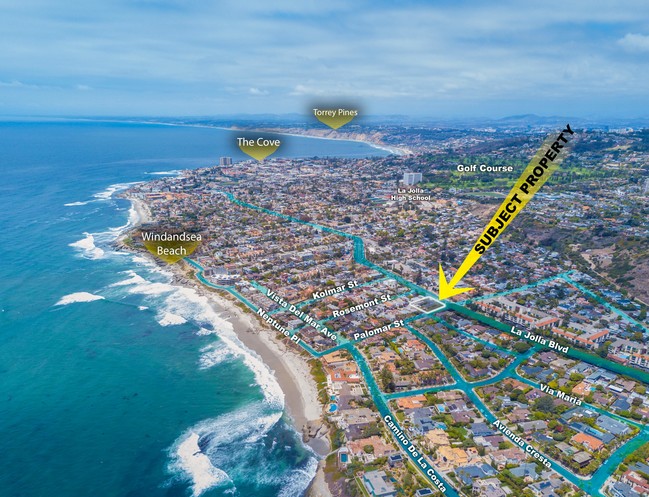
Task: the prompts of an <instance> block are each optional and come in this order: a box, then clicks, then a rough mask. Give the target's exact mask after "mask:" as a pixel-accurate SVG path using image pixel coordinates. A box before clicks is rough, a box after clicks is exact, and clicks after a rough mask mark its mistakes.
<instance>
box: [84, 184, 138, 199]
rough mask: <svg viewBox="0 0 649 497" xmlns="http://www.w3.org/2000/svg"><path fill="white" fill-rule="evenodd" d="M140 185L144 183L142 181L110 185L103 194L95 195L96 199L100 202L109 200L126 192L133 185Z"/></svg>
mask: <svg viewBox="0 0 649 497" xmlns="http://www.w3.org/2000/svg"><path fill="white" fill-rule="evenodd" d="M139 183H142V182H141V181H131V182H130V183H115V184H113V185H110V186H109V187H108V188H106V189H105V190H104V191H103V192H98V193H95V194H94V195H93V197H94V198H96V199H99V200H108V199H109V198H111V197H112V196H113V195H115V193H117V192H119V191H122V190H126V189H127V188H129V187H130V186H132V185H137V184H139Z"/></svg>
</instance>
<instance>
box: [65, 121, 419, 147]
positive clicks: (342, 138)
mask: <svg viewBox="0 0 649 497" xmlns="http://www.w3.org/2000/svg"><path fill="white" fill-rule="evenodd" d="M67 120H69V121H91V122H109V123H110V122H117V123H129V124H152V125H158V126H178V127H187V128H208V129H220V130H225V131H259V132H264V133H273V134H276V135H284V136H297V137H302V138H314V139H316V140H339V141H348V142H358V143H364V144H365V145H369V146H370V147H372V148H375V149H377V150H383V151H385V152H389V153H391V154H394V155H412V154H414V153H415V152H414V151H413V150H410V149H408V148H404V147H390V146H388V145H385V144H384V143H376V142H373V141H370V140H359V139H357V138H353V137H351V136H346V135H345V133H343V132H339V131H336V130H331V131H329V130H322V131H323V132H327V133H333V134H334V136H319V135H313V134H309V133H306V132H305V133H300V132H299V129H295V128H290V129H288V130H282V129H281V128H250V129H247V128H240V127H237V126H230V127H227V126H211V125H209V124H192V123H171V122H164V121H134V120H129V119H67Z"/></svg>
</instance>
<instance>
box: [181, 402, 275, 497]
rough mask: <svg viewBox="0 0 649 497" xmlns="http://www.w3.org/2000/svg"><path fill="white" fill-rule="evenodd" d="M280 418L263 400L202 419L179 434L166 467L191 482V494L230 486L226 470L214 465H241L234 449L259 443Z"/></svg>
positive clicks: (241, 461) (196, 494)
mask: <svg viewBox="0 0 649 497" xmlns="http://www.w3.org/2000/svg"><path fill="white" fill-rule="evenodd" d="M281 418H282V412H274V413H272V412H271V413H269V412H268V411H267V405H265V403H261V402H257V403H254V404H252V405H249V406H246V407H245V408H244V409H239V410H237V411H234V412H231V413H227V414H223V415H222V416H219V417H217V418H214V419H208V420H205V421H202V422H200V423H198V424H197V425H195V426H193V427H191V428H190V429H189V430H187V431H186V432H185V433H183V435H181V436H180V438H179V439H178V440H177V441H176V442H175V443H174V445H173V446H172V447H171V449H169V455H170V457H171V462H170V463H169V465H168V470H169V471H170V473H171V474H173V475H174V476H176V478H180V479H182V480H187V481H189V482H191V486H192V491H193V495H194V497H198V496H199V495H201V494H202V493H203V492H205V491H206V490H208V489H210V488H214V487H216V486H219V485H222V484H224V483H225V482H230V483H231V484H232V485H234V483H233V482H232V480H231V477H230V476H229V475H228V473H227V472H226V471H224V470H223V469H221V468H220V467H219V466H218V464H219V462H221V463H226V462H227V463H228V464H229V465H232V466H235V465H236V464H237V463H243V464H244V466H245V462H243V459H241V460H240V459H238V457H237V456H238V454H237V452H238V451H239V450H241V449H244V450H245V448H246V446H251V445H254V444H256V443H257V442H259V441H260V440H261V439H262V438H263V437H265V436H266V435H267V434H268V432H269V431H270V430H271V429H272V428H273V427H274V426H275V425H276V424H277V423H278V422H279V420H280V419H281ZM190 449H191V450H190ZM255 452H257V449H255ZM224 459H225V460H224ZM215 461H217V462H216V465H215ZM217 475H219V476H220V477H217Z"/></svg>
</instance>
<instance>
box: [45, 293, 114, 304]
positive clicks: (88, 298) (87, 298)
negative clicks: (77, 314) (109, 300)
mask: <svg viewBox="0 0 649 497" xmlns="http://www.w3.org/2000/svg"><path fill="white" fill-rule="evenodd" d="M95 300H104V297H102V296H101V295H95V294H94V293H88V292H76V293H71V294H69V295H64V296H63V297H61V298H60V299H59V301H58V302H57V303H56V304H54V305H68V304H75V303H77V302H93V301H95Z"/></svg>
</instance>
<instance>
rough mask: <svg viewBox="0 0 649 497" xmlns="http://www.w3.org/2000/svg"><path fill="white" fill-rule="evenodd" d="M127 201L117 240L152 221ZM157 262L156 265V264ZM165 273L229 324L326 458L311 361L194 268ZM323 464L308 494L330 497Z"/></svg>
mask: <svg viewBox="0 0 649 497" xmlns="http://www.w3.org/2000/svg"><path fill="white" fill-rule="evenodd" d="M126 198H127V199H128V200H130V201H131V204H132V210H133V211H134V212H135V215H134V216H133V217H132V218H131V219H130V223H129V226H128V230H127V231H126V232H124V233H123V234H122V237H120V238H121V239H123V237H124V236H126V235H127V234H128V232H130V230H132V229H134V228H137V227H138V226H141V225H142V224H146V223H150V222H152V216H151V212H150V210H149V208H148V206H147V205H146V203H145V202H144V201H143V200H142V199H140V198H135V197H132V196H126ZM120 242H121V240H120V241H118V243H119V245H120V246H121V248H122V249H128V247H126V246H124V245H123V243H120ZM129 250H130V249H129ZM138 254H139V252H138ZM141 255H142V256H143V257H145V258H147V259H149V260H153V259H152V258H151V256H150V255H149V254H148V253H144V252H142V253H141ZM155 263H156V264H157V261H155ZM166 269H168V270H169V271H170V272H171V273H172V274H173V281H171V282H170V284H171V285H177V286H180V287H184V288H189V289H191V290H193V291H195V292H196V293H198V294H199V295H200V296H203V297H205V298H207V299H208V301H209V303H210V305H211V307H212V310H213V311H214V312H215V313H217V314H218V315H219V317H222V318H223V319H224V320H226V321H228V322H229V323H230V324H231V325H232V329H233V331H234V333H235V334H236V335H237V338H238V339H239V340H240V341H241V342H242V343H243V345H244V346H245V347H246V348H248V349H250V350H251V351H253V352H254V353H256V354H257V355H258V356H259V357H260V358H261V360H262V361H263V363H264V364H265V365H266V366H267V367H268V368H269V369H270V370H271V371H272V374H273V375H274V376H275V378H276V379H277V382H278V383H279V386H280V388H281V390H282V392H283V393H284V397H285V399H284V401H285V413H286V414H287V415H288V418H289V419H290V422H291V424H292V425H293V426H294V428H295V429H296V430H297V432H298V433H300V434H301V435H302V440H303V442H304V443H305V444H306V445H308V446H309V447H311V449H312V450H313V451H314V453H315V454H317V455H318V456H319V457H320V458H324V457H325V456H326V455H327V454H328V453H329V452H330V441H329V438H328V429H327V426H326V424H325V423H324V421H323V417H324V406H323V405H322V404H321V403H320V401H319V398H318V387H317V384H316V382H315V380H314V378H313V376H312V374H311V366H310V361H311V360H313V359H311V358H310V357H307V356H306V354H305V353H303V352H301V351H299V350H296V349H295V348H293V347H291V346H290V344H289V342H288V341H286V340H280V339H278V338H277V337H275V336H274V334H273V331H272V330H271V329H270V328H268V327H266V326H264V325H263V324H262V323H261V322H260V321H259V320H257V319H256V318H255V316H254V315H253V314H252V313H249V312H245V311H243V310H242V309H240V308H239V307H238V306H237V305H236V304H237V301H236V299H235V297H233V296H230V295H229V294H227V293H226V292H224V291H219V290H216V289H211V288H209V287H207V286H205V285H203V284H201V283H200V282H199V281H198V280H196V279H195V278H193V277H191V278H190V277H189V272H190V271H191V273H192V274H193V273H194V271H195V269H194V268H193V267H191V266H189V265H188V264H187V263H184V262H181V263H177V264H174V265H170V266H166ZM322 462H323V461H321V463H320V464H319V465H318V470H317V472H316V474H315V475H314V478H313V480H312V482H311V484H310V485H309V488H308V489H307V491H306V495H312V496H313V497H330V495H331V493H330V492H329V489H328V488H327V485H326V482H325V480H324V473H323V464H322Z"/></svg>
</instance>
